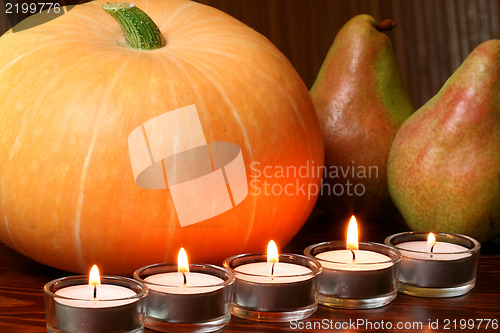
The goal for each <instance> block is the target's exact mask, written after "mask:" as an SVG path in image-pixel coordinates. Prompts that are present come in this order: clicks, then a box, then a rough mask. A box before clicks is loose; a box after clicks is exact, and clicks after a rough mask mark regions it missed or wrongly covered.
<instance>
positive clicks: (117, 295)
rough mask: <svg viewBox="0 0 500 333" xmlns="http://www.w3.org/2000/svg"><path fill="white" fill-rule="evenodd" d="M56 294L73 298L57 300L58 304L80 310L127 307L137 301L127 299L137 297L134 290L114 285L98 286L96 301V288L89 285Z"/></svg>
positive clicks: (62, 290) (66, 289)
mask: <svg viewBox="0 0 500 333" xmlns="http://www.w3.org/2000/svg"><path fill="white" fill-rule="evenodd" d="M55 294H56V295H58V296H62V297H68V298H71V299H65V298H56V301H57V302H58V303H60V304H63V305H68V306H73V307H79V308H109V307H116V306H121V305H126V304H130V303H132V302H135V301H136V299H127V298H129V297H133V296H136V295H137V294H136V293H135V292H134V291H133V290H132V289H129V288H125V287H122V286H115V285H112V284H101V285H98V286H97V298H96V299H95V298H94V287H93V286H90V285H88V284H82V285H78V286H70V287H65V288H61V289H59V290H58V291H56V293H55Z"/></svg>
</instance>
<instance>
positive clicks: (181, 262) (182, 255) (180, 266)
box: [177, 247, 189, 273]
mask: <svg viewBox="0 0 500 333" xmlns="http://www.w3.org/2000/svg"><path fill="white" fill-rule="evenodd" d="M177 271H178V272H186V273H187V272H189V262H188V257H187V253H186V250H184V248H183V247H181V249H180V250H179V256H178V257H177Z"/></svg>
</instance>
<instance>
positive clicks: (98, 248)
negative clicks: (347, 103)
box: [0, 0, 323, 275]
mask: <svg viewBox="0 0 500 333" xmlns="http://www.w3.org/2000/svg"><path fill="white" fill-rule="evenodd" d="M103 4H104V2H103V1H94V2H89V3H85V4H82V5H77V6H76V7H75V8H73V9H72V10H71V11H69V12H67V13H66V14H64V15H62V16H60V17H58V18H56V19H54V20H51V21H48V22H46V23H44V24H40V25H37V26H33V27H31V28H29V29H25V30H22V31H19V32H16V33H13V32H12V31H8V32H7V33H5V34H4V35H3V36H2V37H1V38H0V133H1V135H0V240H1V241H2V242H4V243H5V244H7V245H8V246H9V247H11V248H13V249H15V250H17V251H18V252H20V253H22V254H24V255H26V256H28V257H31V258H33V259H34V260H36V261H38V262H40V263H43V264H46V265H49V266H52V267H56V268H59V269H63V270H67V271H72V272H79V273H86V272H88V269H89V267H90V266H91V265H92V264H97V265H98V266H99V267H100V269H101V271H102V272H103V273H104V274H125V275H130V274H131V273H132V272H133V271H134V270H135V269H137V268H139V267H141V266H144V265H148V264H153V263H157V262H175V261H176V255H177V252H178V250H179V248H180V247H181V246H183V247H184V248H186V250H187V253H188V256H189V260H190V262H191V263H202V262H203V263H206V262H208V263H215V264H220V262H221V261H222V260H223V259H224V258H225V257H228V256H230V255H235V254H238V253H245V252H263V250H264V249H265V246H266V244H267V242H268V241H269V240H270V239H274V240H275V241H276V242H277V243H278V245H279V246H280V245H281V246H284V245H285V244H286V243H287V242H288V241H289V240H290V239H291V238H292V237H293V236H294V235H295V234H296V233H297V232H298V230H299V229H300V228H301V226H302V225H303V224H304V222H305V221H306V220H307V218H308V216H309V214H310V212H311V210H312V208H313V206H314V204H315V200H316V197H317V194H318V190H319V186H320V178H321V172H318V171H317V170H318V168H320V167H321V166H322V164H323V146H322V138H321V131H320V129H319V124H318V120H317V118H316V115H315V112H314V108H313V105H312V102H311V99H310V97H309V94H308V91H307V88H306V87H305V85H304V83H303V82H302V80H301V79H300V77H299V76H298V74H297V73H296V71H295V70H294V69H293V67H292V65H291V64H290V63H289V61H288V60H287V59H286V58H285V56H283V54H282V53H280V52H279V51H278V49H277V48H276V47H274V46H273V45H272V44H271V43H270V42H269V41H268V40H267V39H266V38H265V37H263V36H262V35H260V34H259V33H257V32H255V31H254V30H252V29H251V28H249V27H247V26H246V25H244V24H242V23H241V22H239V21H238V20H236V19H234V18H232V17H231V16H229V15H227V14H225V13H223V12H221V11H218V10H216V9H214V8H211V7H208V6H205V5H202V4H198V3H195V2H190V1H184V0H169V1H165V0H137V1H134V4H135V5H136V6H137V7H138V8H140V9H142V10H143V11H144V12H145V13H147V14H148V15H149V17H150V18H151V20H152V21H153V22H154V23H156V25H157V26H158V28H159V32H160V33H161V35H162V36H163V44H161V45H158V46H157V48H152V49H141V47H136V48H134V47H132V46H131V45H130V44H129V43H130V42H131V40H132V39H133V38H132V37H130V36H128V37H126V36H125V35H124V32H123V31H122V29H121V27H120V25H119V24H118V22H117V21H116V20H115V19H114V17H112V16H111V15H108V13H106V12H105V11H104V10H103V8H102V7H103ZM28 20H29V19H28ZM24 24H29V22H28V23H26V22H24ZM140 35H141V34H140V33H139V34H138V35H137V36H139V38H140V37H141V36H140ZM137 36H136V37H137ZM188 106H195V110H196V112H197V115H198V118H199V119H198V120H196V119H195V118H192V119H195V120H194V122H196V121H198V122H199V125H200V126H201V129H202V132H203V135H204V137H205V139H206V141H207V143H208V142H223V143H224V142H225V143H232V144H234V146H236V147H239V149H240V150H241V159H242V161H243V162H242V163H243V164H242V165H244V169H245V173H244V177H246V178H244V180H245V182H246V184H245V185H247V191H248V192H247V194H246V196H245V197H244V198H243V199H242V200H240V201H241V202H238V203H235V202H233V205H232V207H231V209H227V210H226V211H224V212H222V213H219V214H216V215H214V216H211V217H209V218H206V219H204V220H202V221H198V222H197V223H192V224H189V225H184V226H181V224H180V221H179V216H178V212H177V211H176V207H175V202H174V200H173V199H174V196H173V194H172V193H173V191H172V190H171V188H169V187H166V188H163V189H152V188H147V186H146V187H144V186H142V187H141V186H139V185H138V183H137V182H136V179H135V174H134V170H133V166H131V157H130V154H131V153H130V151H129V150H130V149H131V148H130V147H129V137H130V136H131V133H132V132H134V130H136V129H138V128H142V127H141V126H145V125H144V124H145V123H147V122H148V121H149V120H151V119H155V118H157V117H159V116H161V115H164V114H169V112H170V111H172V110H179V109H182V108H185V107H188ZM191 121H193V120H191ZM172 124H173V125H172ZM184 125H185V124H184ZM184 125H182V126H184ZM188 125H189V126H191V125H193V126H195V124H190V123H189V124H188ZM169 126H170V127H169V128H171V129H172V128H173V129H174V131H177V132H178V134H179V135H181V136H182V137H183V138H185V137H188V138H189V137H190V134H191V133H186V132H189V131H186V130H185V129H186V128H187V127H185V126H184V127H182V126H181V125H178V126H177V125H176V123H175V122H174V121H170V125H169ZM172 126H173V127H172ZM176 126H177V127H176ZM195 127H196V126H195ZM196 128H198V129H199V127H196ZM188 141H189V139H188ZM184 162H187V164H190V163H191V164H193V163H195V164H196V163H197V160H195V159H194V158H193V157H192V156H187V160H186V159H185V160H184ZM161 163H164V162H163V161H162V162H161ZM165 163H166V162H165ZM213 170H215V167H213ZM240 171H241V170H240ZM189 209H190V210H191V211H192V212H196V211H197V210H198V209H199V207H198V206H197V205H196V204H193V205H192V206H190V207H189Z"/></svg>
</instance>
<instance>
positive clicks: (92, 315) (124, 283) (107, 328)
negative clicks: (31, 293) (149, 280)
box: [43, 275, 148, 333]
mask: <svg viewBox="0 0 500 333" xmlns="http://www.w3.org/2000/svg"><path fill="white" fill-rule="evenodd" d="M88 279H89V278H88V276H85V275H78V276H70V277H64V278H60V279H56V280H53V281H51V282H49V283H47V284H46V285H45V286H44V288H43V292H44V301H45V314H46V320H47V332H49V333H52V332H54V333H56V332H57V333H62V332H66V333H71V332H78V333H112V332H123V333H136V332H143V331H144V308H143V301H144V298H145V296H146V295H147V293H148V290H147V287H146V286H145V285H144V284H142V283H140V282H138V281H135V280H132V279H129V278H124V277H102V278H101V283H102V284H110V285H116V286H121V287H125V288H128V289H131V290H132V291H133V292H135V293H136V295H135V296H131V297H126V298H117V299H106V300H99V301H97V302H98V303H99V306H98V307H89V306H88V303H90V302H91V301H89V300H82V299H75V298H70V297H63V296H60V295H58V294H56V293H57V291H58V290H61V289H63V288H66V287H71V286H79V285H86V284H88V281H89V280H88Z"/></svg>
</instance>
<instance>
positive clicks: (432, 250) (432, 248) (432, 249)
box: [431, 243, 437, 258]
mask: <svg viewBox="0 0 500 333" xmlns="http://www.w3.org/2000/svg"><path fill="white" fill-rule="evenodd" d="M436 244H437V243H434V244H432V246H431V253H432V252H434V246H436ZM431 258H432V254H431Z"/></svg>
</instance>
